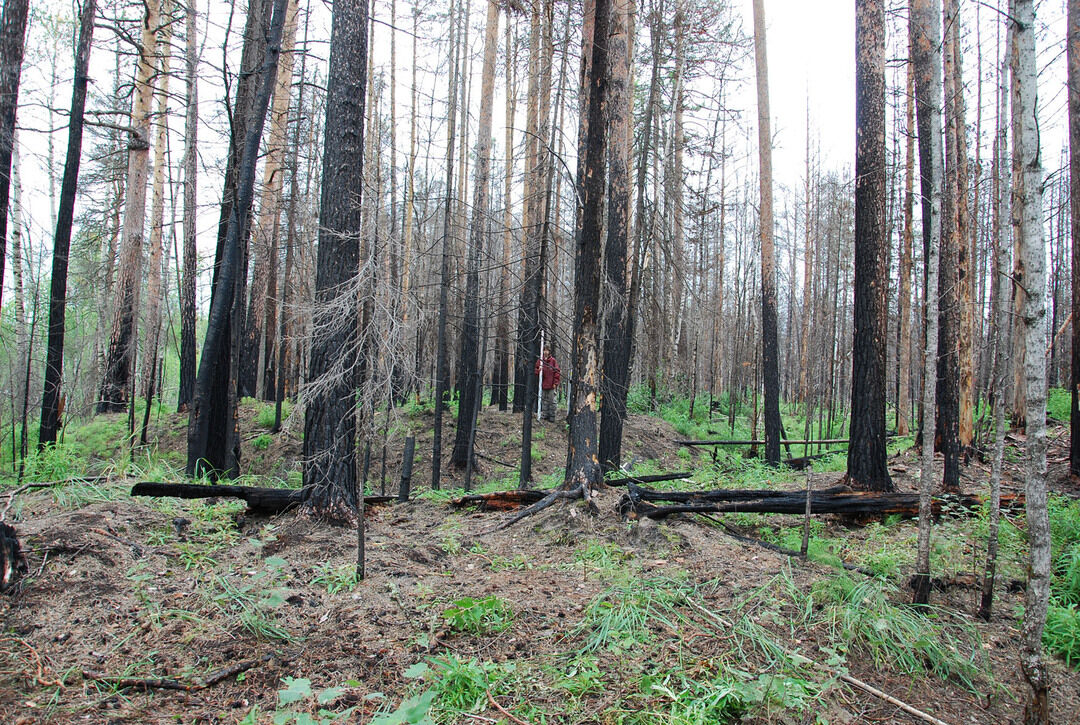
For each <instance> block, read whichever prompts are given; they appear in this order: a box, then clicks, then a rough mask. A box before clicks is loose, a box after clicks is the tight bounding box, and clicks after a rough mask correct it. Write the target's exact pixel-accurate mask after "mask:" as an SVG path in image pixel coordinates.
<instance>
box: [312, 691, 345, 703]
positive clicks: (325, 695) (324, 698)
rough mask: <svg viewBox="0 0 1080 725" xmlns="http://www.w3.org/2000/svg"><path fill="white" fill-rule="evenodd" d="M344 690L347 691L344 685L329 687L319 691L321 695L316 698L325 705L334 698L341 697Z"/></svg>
mask: <svg viewBox="0 0 1080 725" xmlns="http://www.w3.org/2000/svg"><path fill="white" fill-rule="evenodd" d="M343 692H345V688H344V687H327V688H326V689H325V690H323V691H322V692H320V693H319V696H318V697H317V698H316V700H317V701H318V703H319V704H320V705H325V704H327V703H328V702H333V701H334V700H336V699H338V698H339V697H341V693H343Z"/></svg>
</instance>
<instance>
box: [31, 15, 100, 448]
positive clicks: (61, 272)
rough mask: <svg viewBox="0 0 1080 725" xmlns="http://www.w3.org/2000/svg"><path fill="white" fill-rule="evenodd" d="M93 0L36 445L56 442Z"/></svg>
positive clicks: (58, 241) (75, 103) (63, 193)
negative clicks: (69, 264)
mask: <svg viewBox="0 0 1080 725" xmlns="http://www.w3.org/2000/svg"><path fill="white" fill-rule="evenodd" d="M96 13H97V3H96V2H95V0H86V2H85V3H84V4H83V7H82V15H81V17H80V20H79V41H78V45H77V46H76V51H75V76H74V81H73V83H72V89H71V112H70V113H69V114H68V148H67V158H66V159H65V161H64V178H63V181H62V182H61V186H60V209H59V211H58V212H57V216H56V236H55V237H54V238H53V263H52V277H51V280H52V281H51V283H50V284H51V290H50V293H49V343H48V352H47V353H46V359H45V386H44V393H43V395H42V402H41V425H40V428H39V431H38V447H39V448H43V447H45V446H46V445H49V444H50V443H55V442H56V436H57V433H58V432H59V430H60V423H61V421H60V400H61V398H60V386H61V384H62V382H63V377H64V317H65V312H66V306H67V269H68V251H69V249H70V248H71V224H72V220H73V218H74V215H75V193H76V186H77V185H78V182H79V160H80V159H81V157H82V130H83V111H84V109H85V108H86V86H87V84H88V82H89V77H88V75H87V68H88V67H89V64H90V45H91V42H92V38H93V35H94V16H95V14H96Z"/></svg>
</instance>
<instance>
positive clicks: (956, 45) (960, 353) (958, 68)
mask: <svg viewBox="0 0 1080 725" xmlns="http://www.w3.org/2000/svg"><path fill="white" fill-rule="evenodd" d="M949 6H950V9H951V10H952V13H951V19H950V20H949V35H950V38H951V40H950V42H949V46H950V48H951V50H952V56H953V58H952V79H951V80H952V83H951V84H949V86H948V87H947V88H946V90H945V92H946V93H949V94H951V96H952V106H953V114H954V115H955V118H956V120H955V123H954V124H953V125H952V127H953V132H954V133H955V135H956V139H955V142H954V146H955V150H956V160H955V194H956V195H955V197H954V200H953V203H954V204H955V205H956V236H955V246H956V255H957V258H956V297H957V313H956V320H957V335H956V355H957V360H956V375H957V421H956V423H957V442H958V444H959V446H960V448H961V450H963V451H967V450H968V449H969V448H970V447H971V444H972V441H973V439H974V435H975V419H974V407H975V367H974V340H973V337H972V336H973V334H974V326H975V306H974V302H973V300H972V297H973V284H972V283H973V280H974V278H975V274H974V260H973V259H972V257H971V254H970V251H971V250H970V244H969V241H968V240H969V239H970V233H971V232H970V227H971V212H970V210H969V207H968V153H967V121H966V119H965V116H966V114H965V106H964V71H963V62H962V52H961V48H960V10H959V5H958V3H957V2H956V0H949ZM946 478H948V477H946Z"/></svg>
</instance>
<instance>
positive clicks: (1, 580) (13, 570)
mask: <svg viewBox="0 0 1080 725" xmlns="http://www.w3.org/2000/svg"><path fill="white" fill-rule="evenodd" d="M25 574H26V557H25V556H24V555H23V552H22V547H21V546H20V545H19V537H18V535H17V534H16V533H15V529H14V528H12V527H11V526H8V525H7V524H5V523H3V522H0V592H7V591H10V590H11V589H13V588H14V587H15V585H16V584H18V582H19V579H21V578H22V577H23V575H25Z"/></svg>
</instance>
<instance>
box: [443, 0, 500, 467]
mask: <svg viewBox="0 0 1080 725" xmlns="http://www.w3.org/2000/svg"><path fill="white" fill-rule="evenodd" d="M498 29H499V6H498V4H496V2H495V0H488V11H487V27H486V30H485V33H484V66H483V74H482V76H481V80H480V126H479V129H478V132H477V137H476V170H475V171H474V174H475V177H474V182H475V183H474V187H473V209H472V214H473V216H472V226H471V227H470V229H469V258H468V269H467V270H466V277H465V319H464V326H463V328H462V335H461V381H460V382H461V400H460V401H459V404H458V420H457V435H456V437H455V439H454V451H453V453H452V454H451V456H450V462H451V463H452V464H453V465H455V466H457V467H459V468H461V467H467V466H469V465H470V464H471V459H472V455H473V453H472V451H473V438H474V426H475V421H476V410H477V408H478V405H479V400H480V398H481V397H482V394H483V393H482V386H481V382H482V379H481V371H482V368H483V364H484V360H483V357H482V356H480V357H479V358H478V355H479V347H480V251H481V249H482V248H483V246H484V235H485V233H486V229H487V218H488V187H489V183H488V180H489V177H490V171H491V116H492V105H493V103H494V95H495V94H494V88H495V47H496V45H497V43H496V40H497V38H498ZM470 472H471V470H470ZM466 480H468V479H467V478H466Z"/></svg>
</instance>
